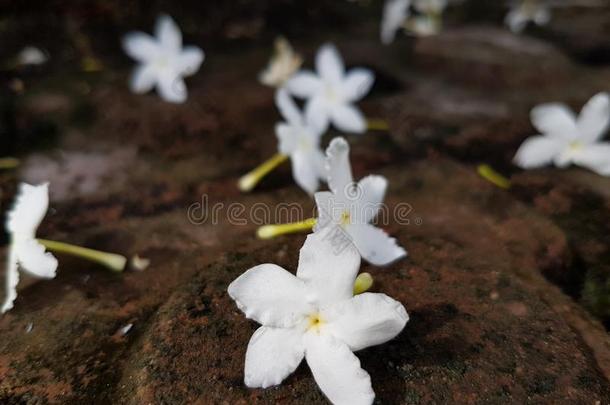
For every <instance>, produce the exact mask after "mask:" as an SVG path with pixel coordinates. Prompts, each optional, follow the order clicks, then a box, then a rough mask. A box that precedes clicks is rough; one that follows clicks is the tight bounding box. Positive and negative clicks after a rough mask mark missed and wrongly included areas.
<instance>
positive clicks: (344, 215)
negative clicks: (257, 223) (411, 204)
mask: <svg viewBox="0 0 610 405" xmlns="http://www.w3.org/2000/svg"><path fill="white" fill-rule="evenodd" d="M326 155H327V158H326V170H327V175H328V179H327V180H328V186H329V188H330V192H328V191H324V192H319V193H316V194H315V200H316V205H317V209H318V221H317V223H316V228H315V229H314V231H316V232H318V231H320V230H323V229H324V228H326V227H328V226H331V227H334V226H338V228H337V229H339V230H340V231H341V232H342V233H343V234H344V235H345V236H346V237H347V238H348V240H350V241H351V242H352V243H353V244H354V245H355V246H356V248H357V249H358V251H359V252H360V255H361V256H362V258H364V259H365V260H366V261H368V262H369V263H371V264H374V265H376V266H384V265H387V264H390V263H392V262H394V261H396V260H398V259H400V258H402V257H405V256H406V255H407V252H406V251H405V250H404V249H403V248H402V247H400V246H398V245H397V244H396V240H395V239H394V238H390V237H389V236H388V235H387V234H386V233H385V232H384V231H383V230H381V229H379V228H377V227H375V226H373V225H371V224H370V222H371V221H372V220H373V219H374V218H375V217H376V216H377V214H378V213H379V210H380V209H381V208H382V204H383V198H384V195H385V191H386V188H387V186H388V181H387V180H386V179H385V177H383V176H367V177H365V178H363V179H362V180H360V182H358V183H355V182H354V180H353V179H352V170H351V166H350V163H349V145H348V144H347V142H346V141H345V139H343V138H335V139H333V140H332V141H331V143H330V146H329V147H328V149H327V151H326Z"/></svg>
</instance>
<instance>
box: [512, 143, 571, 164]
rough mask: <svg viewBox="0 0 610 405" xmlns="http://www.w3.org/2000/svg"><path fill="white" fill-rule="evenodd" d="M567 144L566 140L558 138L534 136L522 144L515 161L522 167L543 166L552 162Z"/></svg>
mask: <svg viewBox="0 0 610 405" xmlns="http://www.w3.org/2000/svg"><path fill="white" fill-rule="evenodd" d="M566 146H567V145H566V141H563V140H561V139H558V138H552V137H549V136H542V135H536V136H532V137H529V138H527V139H526V140H525V141H524V142H523V143H522V144H521V146H520V147H519V150H518V151H517V154H516V155H515V158H514V162H515V164H516V165H517V166H519V167H521V168H522V169H534V168H537V167H542V166H545V165H548V164H549V163H551V162H552V161H553V160H554V159H555V157H557V156H558V155H559V154H561V152H562V150H563V149H564V148H565V147H566Z"/></svg>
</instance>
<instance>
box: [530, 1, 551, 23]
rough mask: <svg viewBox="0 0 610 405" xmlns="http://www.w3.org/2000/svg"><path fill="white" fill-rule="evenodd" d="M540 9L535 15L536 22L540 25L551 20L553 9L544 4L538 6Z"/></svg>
mask: <svg viewBox="0 0 610 405" xmlns="http://www.w3.org/2000/svg"><path fill="white" fill-rule="evenodd" d="M538 7H539V8H538V11H537V12H536V14H535V15H534V22H535V23H536V24H538V25H546V24H548V23H549V21H551V10H550V9H549V8H548V7H547V6H546V5H544V4H540V5H539V6H538Z"/></svg>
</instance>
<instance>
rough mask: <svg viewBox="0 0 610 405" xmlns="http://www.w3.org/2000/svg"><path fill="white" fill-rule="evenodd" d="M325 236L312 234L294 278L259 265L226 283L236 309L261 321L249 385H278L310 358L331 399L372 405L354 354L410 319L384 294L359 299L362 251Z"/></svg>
mask: <svg viewBox="0 0 610 405" xmlns="http://www.w3.org/2000/svg"><path fill="white" fill-rule="evenodd" d="M327 238H328V235H326V233H322V232H320V233H316V234H311V235H309V236H308V237H307V240H306V241H305V244H304V245H303V247H302V248H301V251H300V256H299V265H298V269H297V273H296V276H294V275H292V274H291V273H289V272H288V271H286V270H284V269H283V268H281V267H279V266H277V265H274V264H262V265H260V266H256V267H253V268H251V269H250V270H248V271H246V272H245V273H244V274H243V275H241V276H240V277H239V278H237V279H236V280H235V281H233V282H232V283H231V285H229V288H228V293H229V295H230V296H231V298H233V299H234V300H235V303H236V304H237V306H238V308H239V309H240V310H242V311H243V312H244V314H245V315H246V317H247V318H249V319H252V320H254V321H256V322H258V323H260V324H261V325H262V326H261V327H259V328H258V330H257V331H256V332H255V333H254V335H253V336H252V338H251V339H250V343H249V344H248V349H247V352H246V360H245V367H244V382H245V384H246V386H248V387H250V388H267V387H271V386H274V385H278V384H280V383H281V382H282V381H283V380H284V379H285V378H286V377H288V376H289V375H290V374H291V373H292V372H293V371H294V370H295V369H296V368H297V367H298V366H299V364H300V363H301V361H302V360H303V358H305V360H306V361H307V364H308V365H309V368H310V369H311V372H312V374H313V377H314V379H315V381H316V383H317V384H318V386H319V387H320V389H321V390H322V392H323V393H324V395H326V397H327V398H328V399H329V400H330V401H331V402H332V403H334V404H372V403H373V400H374V399H375V393H374V391H373V388H372V384H371V379H370V376H369V375H368V373H367V372H366V371H364V370H363V369H362V368H361V367H360V361H359V360H358V358H357V357H356V356H355V355H354V354H353V353H352V352H355V351H358V350H361V349H364V348H367V347H370V346H375V345H379V344H382V343H385V342H387V341H389V340H391V339H393V338H394V337H395V336H396V335H398V334H399V333H400V332H401V331H402V330H403V328H404V327H405V325H406V323H407V321H408V320H409V317H408V315H407V311H406V310H405V308H404V306H403V305H402V304H401V303H400V302H398V301H396V300H394V299H392V298H390V297H388V296H387V295H385V294H373V293H365V294H361V295H356V296H354V294H353V289H354V281H355V279H356V275H357V273H358V269H359V267H360V256H359V254H358V252H357V251H356V249H355V248H354V247H353V246H351V245H350V246H347V247H346V248H344V249H342V250H340V251H336V250H335V248H334V246H333V244H332V242H331V241H330V240H328V239H327Z"/></svg>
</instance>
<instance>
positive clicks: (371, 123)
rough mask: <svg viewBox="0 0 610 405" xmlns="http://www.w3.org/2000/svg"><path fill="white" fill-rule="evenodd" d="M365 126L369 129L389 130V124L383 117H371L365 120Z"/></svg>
mask: <svg viewBox="0 0 610 405" xmlns="http://www.w3.org/2000/svg"><path fill="white" fill-rule="evenodd" d="M366 127H367V128H368V130H369V131H389V130H390V125H389V124H388V122H387V121H386V120H384V119H380V118H372V119H370V120H367V121H366Z"/></svg>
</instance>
